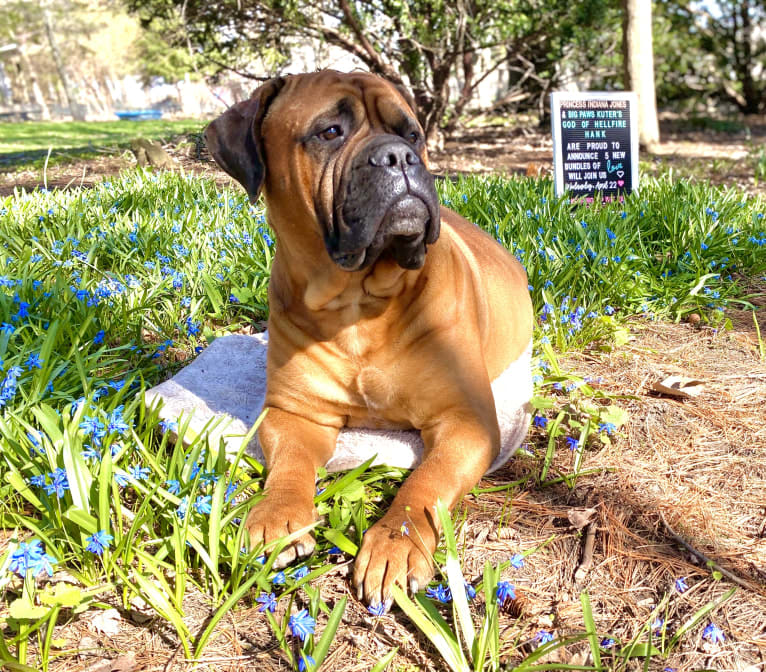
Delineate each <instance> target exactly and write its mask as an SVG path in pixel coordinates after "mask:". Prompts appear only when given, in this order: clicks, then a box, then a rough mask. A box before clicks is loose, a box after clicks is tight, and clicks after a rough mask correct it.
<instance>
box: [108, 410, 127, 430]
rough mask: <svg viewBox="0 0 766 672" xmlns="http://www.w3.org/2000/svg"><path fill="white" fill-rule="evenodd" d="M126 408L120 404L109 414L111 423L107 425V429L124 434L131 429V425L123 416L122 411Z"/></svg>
mask: <svg viewBox="0 0 766 672" xmlns="http://www.w3.org/2000/svg"><path fill="white" fill-rule="evenodd" d="M124 408H125V407H124V406H118V407H117V408H115V409H114V410H113V411H112V413H111V415H110V416H109V424H108V425H107V428H106V429H107V432H109V433H110V434H112V433H116V434H119V435H123V434H125V433H127V432H128V431H130V425H129V424H128V423H127V422H125V419H124V418H123V417H122V411H123V409H124Z"/></svg>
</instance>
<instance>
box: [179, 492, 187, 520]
mask: <svg viewBox="0 0 766 672" xmlns="http://www.w3.org/2000/svg"><path fill="white" fill-rule="evenodd" d="M188 511H189V498H188V497H184V498H183V499H182V500H181V503H180V504H179V505H178V507H177V508H176V516H178V517H179V518H180V519H181V520H183V519H184V518H185V517H186V514H187V512H188Z"/></svg>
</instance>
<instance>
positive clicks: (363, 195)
mask: <svg viewBox="0 0 766 672" xmlns="http://www.w3.org/2000/svg"><path fill="white" fill-rule="evenodd" d="M205 138H206V140H207V144H208V148H209V149H210V153H211V154H212V155H213V158H214V159H215V160H216V162H217V163H218V164H219V165H220V166H221V167H222V168H223V169H224V170H225V171H226V172H227V173H229V175H231V176H232V177H234V178H235V179H236V180H238V181H239V182H240V183H241V184H242V185H243V186H244V187H245V189H246V190H247V193H248V194H249V196H250V199H251V200H252V201H255V200H256V199H257V198H258V194H259V193H260V192H261V190H263V192H264V195H265V197H266V203H267V207H268V209H269V211H270V219H271V221H272V222H273V224H274V226H275V228H276V230H277V234H278V235H279V233H280V231H279V226H296V225H300V226H305V225H306V224H304V222H306V223H308V225H310V226H312V227H315V229H316V232H317V233H318V234H319V235H320V236H321V237H322V239H323V240H324V244H325V247H326V249H327V252H328V253H329V255H330V257H331V259H332V260H333V261H334V262H335V264H337V265H338V266H339V267H340V268H342V269H343V270H346V271H357V270H361V269H364V268H367V267H369V266H371V265H372V264H373V263H375V261H376V260H377V259H379V258H380V257H381V256H382V255H386V254H390V255H391V256H392V257H393V259H394V260H395V261H396V262H397V263H398V264H399V265H400V266H402V267H403V268H407V269H416V268H420V267H421V266H422V265H423V262H424V260H425V254H426V246H427V245H430V244H432V243H434V242H436V239H437V238H438V236H439V201H438V198H437V195H436V190H435V188H434V177H433V175H432V174H431V173H430V172H428V169H427V165H426V163H427V158H426V148H425V138H424V134H423V129H422V128H421V127H420V125H419V124H418V121H417V119H416V117H415V114H414V113H413V111H412V107H411V105H410V104H409V103H408V102H407V100H406V98H405V94H403V93H402V92H400V91H399V90H398V89H397V88H396V87H395V86H393V85H392V84H390V83H389V82H387V81H386V80H384V79H382V78H380V77H377V76H374V75H370V74H366V73H352V74H342V73H339V72H334V71H330V70H325V71H322V72H317V73H313V74H306V75H295V76H290V77H286V78H281V77H279V78H275V79H272V80H270V81H268V82H266V83H265V84H264V85H263V86H261V87H260V88H258V89H257V90H256V91H255V92H253V95H252V96H251V97H250V99H249V100H247V101H244V102H241V103H238V104H236V105H234V106H233V107H232V108H230V109H229V110H228V111H227V112H225V113H224V114H223V115H222V116H221V117H219V118H218V119H216V120H215V121H213V122H212V123H211V124H210V125H209V126H208V128H207V130H206V131H205Z"/></svg>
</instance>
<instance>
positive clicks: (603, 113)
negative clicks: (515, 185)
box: [551, 91, 638, 203]
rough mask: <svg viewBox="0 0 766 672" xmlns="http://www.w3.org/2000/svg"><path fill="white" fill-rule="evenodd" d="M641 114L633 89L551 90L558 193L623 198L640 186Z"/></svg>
mask: <svg viewBox="0 0 766 672" xmlns="http://www.w3.org/2000/svg"><path fill="white" fill-rule="evenodd" d="M637 122H638V117H637V107H636V96H635V94H634V93H632V92H630V91H624V92H614V93H612V92H600V91H588V92H584V93H569V92H566V91H556V92H554V93H552V94H551V125H552V127H553V172H554V183H555V187H556V195H557V196H563V195H564V194H569V196H570V198H571V200H572V201H585V202H587V203H592V202H593V200H594V199H595V198H600V199H602V200H604V201H613V200H618V201H622V200H623V198H624V197H625V196H627V195H628V194H630V193H631V192H633V191H637V189H638V125H637Z"/></svg>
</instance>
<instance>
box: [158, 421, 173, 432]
mask: <svg viewBox="0 0 766 672" xmlns="http://www.w3.org/2000/svg"><path fill="white" fill-rule="evenodd" d="M159 425H160V428H161V429H162V431H163V432H177V431H178V423H177V422H175V421H174V420H160V423H159Z"/></svg>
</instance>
